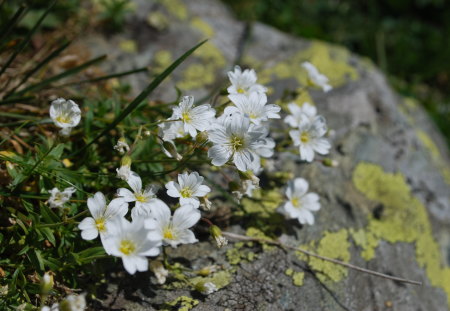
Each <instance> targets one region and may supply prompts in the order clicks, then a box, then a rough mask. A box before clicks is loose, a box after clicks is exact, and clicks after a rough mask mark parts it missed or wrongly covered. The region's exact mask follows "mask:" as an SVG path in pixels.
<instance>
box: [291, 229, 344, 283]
mask: <svg viewBox="0 0 450 311" xmlns="http://www.w3.org/2000/svg"><path fill="white" fill-rule="evenodd" d="M302 248H304V249H307V250H310V251H312V252H314V253H316V254H318V255H321V256H325V257H329V258H334V259H338V260H342V261H345V262H347V261H349V260H350V251H349V248H350V243H349V241H348V232H347V230H346V229H342V230H339V231H337V232H328V231H326V232H325V233H324V234H323V237H322V239H320V240H319V241H317V242H316V241H312V242H311V243H310V244H309V245H303V246H302ZM296 254H297V256H298V258H299V259H301V260H304V261H306V262H308V264H309V266H310V267H311V268H312V269H313V270H314V271H316V272H317V273H318V274H317V276H318V278H319V279H320V280H321V281H333V282H338V281H340V280H342V279H343V278H344V277H346V276H347V272H348V271H347V268H345V267H342V266H339V265H336V264H333V263H331V262H327V261H324V260H322V259H318V258H315V257H309V256H306V255H305V254H303V253H301V252H297V253H296Z"/></svg>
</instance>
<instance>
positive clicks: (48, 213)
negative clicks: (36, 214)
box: [41, 204, 61, 224]
mask: <svg viewBox="0 0 450 311" xmlns="http://www.w3.org/2000/svg"><path fill="white" fill-rule="evenodd" d="M41 215H42V218H43V219H44V220H45V222H46V223H48V224H54V223H57V222H60V221H61V220H60V219H59V217H58V215H56V214H55V213H54V212H53V211H52V210H51V209H50V208H49V207H48V206H47V205H46V204H41Z"/></svg>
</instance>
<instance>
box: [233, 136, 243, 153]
mask: <svg viewBox="0 0 450 311" xmlns="http://www.w3.org/2000/svg"><path fill="white" fill-rule="evenodd" d="M230 145H231V148H232V149H233V151H235V152H236V151H238V150H241V149H242V148H243V146H244V139H243V138H242V137H239V136H234V135H233V136H231V138H230Z"/></svg>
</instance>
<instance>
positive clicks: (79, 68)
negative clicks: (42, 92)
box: [14, 55, 106, 96]
mask: <svg viewBox="0 0 450 311" xmlns="http://www.w3.org/2000/svg"><path fill="white" fill-rule="evenodd" d="M105 59H106V55H102V56H99V57H96V58H94V59H91V60H90V61H87V62H85V63H83V64H81V65H79V66H76V67H74V68H71V69H69V70H66V71H64V72H62V73H60V74H58V75H56V76H53V77H50V78H48V79H46V80H44V81H41V82H38V83H35V84H32V85H30V86H29V87H27V88H25V89H23V90H21V91H19V92H17V93H15V94H14V95H16V96H18V95H20V96H22V95H23V94H25V93H26V92H29V91H36V90H39V89H42V88H43V87H45V86H47V85H49V84H50V83H52V82H54V81H58V80H60V79H62V78H65V77H67V76H71V75H74V74H76V73H78V72H80V71H82V70H84V69H86V68H88V67H89V66H92V65H94V64H96V63H98V62H101V61H103V60H105Z"/></svg>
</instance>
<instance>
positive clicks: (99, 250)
mask: <svg viewBox="0 0 450 311" xmlns="http://www.w3.org/2000/svg"><path fill="white" fill-rule="evenodd" d="M77 255H78V257H79V258H80V259H83V258H87V257H93V256H100V255H105V250H104V248H103V247H102V246H96V247H91V248H88V249H85V250H84V251H81V252H79V253H77Z"/></svg>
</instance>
